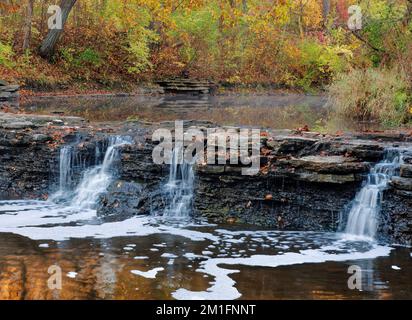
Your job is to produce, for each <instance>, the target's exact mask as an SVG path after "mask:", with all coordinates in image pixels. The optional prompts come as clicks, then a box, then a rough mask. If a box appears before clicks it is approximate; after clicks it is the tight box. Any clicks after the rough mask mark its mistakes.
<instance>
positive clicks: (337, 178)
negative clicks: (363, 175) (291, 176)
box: [297, 173, 357, 184]
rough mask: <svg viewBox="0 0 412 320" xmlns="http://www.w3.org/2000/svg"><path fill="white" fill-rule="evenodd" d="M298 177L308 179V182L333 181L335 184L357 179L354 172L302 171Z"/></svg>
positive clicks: (303, 179)
mask: <svg viewBox="0 0 412 320" xmlns="http://www.w3.org/2000/svg"><path fill="white" fill-rule="evenodd" d="M297 179H298V180H301V181H308V182H318V183H333V184H344V183H350V182H355V181H357V180H356V177H355V175H354V174H353V173H351V174H327V173H300V174H298V175H297Z"/></svg>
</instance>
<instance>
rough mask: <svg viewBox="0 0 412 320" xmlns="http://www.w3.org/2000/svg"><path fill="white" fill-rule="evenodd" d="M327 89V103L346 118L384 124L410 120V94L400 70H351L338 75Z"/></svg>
mask: <svg viewBox="0 0 412 320" xmlns="http://www.w3.org/2000/svg"><path fill="white" fill-rule="evenodd" d="M328 92H329V102H328V105H329V106H330V107H332V109H333V110H334V111H335V112H337V113H338V114H340V115H343V116H344V117H346V118H349V119H353V120H358V121H369V120H377V121H379V122H380V123H382V124H383V125H385V126H388V127H393V126H399V125H402V124H406V123H408V122H409V121H410V120H411V113H410V107H411V103H412V95H411V91H410V84H409V82H408V79H407V75H406V74H405V72H404V71H403V70H402V69H399V68H391V69H368V70H352V71H350V72H349V73H345V74H341V75H339V76H338V78H337V79H336V81H335V82H334V83H333V84H332V85H330V86H329V88H328Z"/></svg>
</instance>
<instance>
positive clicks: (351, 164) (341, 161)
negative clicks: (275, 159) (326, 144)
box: [279, 156, 369, 174]
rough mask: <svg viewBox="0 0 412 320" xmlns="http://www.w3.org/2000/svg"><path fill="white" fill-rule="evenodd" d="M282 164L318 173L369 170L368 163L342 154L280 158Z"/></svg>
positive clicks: (344, 172)
mask: <svg viewBox="0 0 412 320" xmlns="http://www.w3.org/2000/svg"><path fill="white" fill-rule="evenodd" d="M279 163H280V164H281V165H282V166H290V167H293V168H295V169H303V170H305V171H312V172H318V173H335V174H353V173H362V172H367V171H368V170H369V164H368V163H365V162H357V161H355V159H353V158H345V157H343V156H307V157H302V158H292V159H289V160H287V159H282V160H280V161H279Z"/></svg>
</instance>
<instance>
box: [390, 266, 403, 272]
mask: <svg viewBox="0 0 412 320" xmlns="http://www.w3.org/2000/svg"><path fill="white" fill-rule="evenodd" d="M391 268H392V269H393V270H397V271H399V270H401V268H400V267H398V266H392V267H391Z"/></svg>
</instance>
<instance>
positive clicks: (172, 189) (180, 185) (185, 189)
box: [163, 148, 195, 218]
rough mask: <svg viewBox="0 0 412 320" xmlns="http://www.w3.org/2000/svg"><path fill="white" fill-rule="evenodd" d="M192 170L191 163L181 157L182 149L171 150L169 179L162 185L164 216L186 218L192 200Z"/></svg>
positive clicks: (188, 214) (193, 178)
mask: <svg viewBox="0 0 412 320" xmlns="http://www.w3.org/2000/svg"><path fill="white" fill-rule="evenodd" d="M194 180H195V177H194V172H193V166H192V164H190V163H188V162H186V161H185V160H184V159H183V149H181V148H175V149H174V150H173V158H172V163H171V164H170V169H169V181H168V183H167V184H166V185H165V187H164V191H163V194H164V198H165V200H166V208H165V211H164V214H163V216H164V217H170V218H187V217H189V216H190V212H191V209H192V202H193V186H194Z"/></svg>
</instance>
